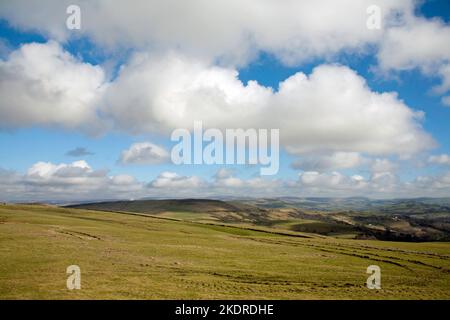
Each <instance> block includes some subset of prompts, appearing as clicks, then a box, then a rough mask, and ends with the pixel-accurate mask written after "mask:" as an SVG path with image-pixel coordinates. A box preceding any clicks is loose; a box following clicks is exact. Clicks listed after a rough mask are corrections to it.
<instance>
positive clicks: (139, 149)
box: [119, 142, 169, 164]
mask: <svg viewBox="0 0 450 320" xmlns="http://www.w3.org/2000/svg"><path fill="white" fill-rule="evenodd" d="M168 159H169V153H168V152H167V151H166V149H164V148H163V147H161V146H158V145H156V144H154V143H151V142H139V143H133V144H132V145H131V146H130V148H128V149H127V150H124V151H122V154H121V156H120V159H119V161H120V163H122V164H158V163H163V162H165V161H167V160H168Z"/></svg>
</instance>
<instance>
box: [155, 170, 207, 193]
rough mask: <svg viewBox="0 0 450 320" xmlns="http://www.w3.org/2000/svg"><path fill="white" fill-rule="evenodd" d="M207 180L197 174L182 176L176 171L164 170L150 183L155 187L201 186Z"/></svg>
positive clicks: (184, 188)
mask: <svg viewBox="0 0 450 320" xmlns="http://www.w3.org/2000/svg"><path fill="white" fill-rule="evenodd" d="M204 184H205V182H204V181H203V180H202V179H201V178H199V177H197V176H191V177H189V176H182V175H179V174H177V173H175V172H170V171H164V172H161V173H160V174H159V176H158V177H157V178H156V179H155V180H153V181H152V182H151V183H150V186H151V187H154V188H165V189H180V190H186V189H189V188H196V187H201V186H203V185H204Z"/></svg>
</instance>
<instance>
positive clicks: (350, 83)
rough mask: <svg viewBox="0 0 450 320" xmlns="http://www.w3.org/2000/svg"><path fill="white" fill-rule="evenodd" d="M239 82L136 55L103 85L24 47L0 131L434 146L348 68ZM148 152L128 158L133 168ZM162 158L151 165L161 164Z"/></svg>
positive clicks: (13, 66)
mask: <svg viewBox="0 0 450 320" xmlns="http://www.w3.org/2000/svg"><path fill="white" fill-rule="evenodd" d="M237 76H238V73H237V71H236V70H235V69H232V68H225V67H219V66H214V65H211V64H207V63H204V62H202V61H200V60H192V59H190V58H187V57H185V56H181V55H179V54H177V53H172V54H169V55H162V56H160V55H156V56H154V55H148V54H136V55H135V56H134V57H133V58H132V59H131V60H130V62H129V63H128V64H127V65H125V66H123V67H122V69H121V72H120V74H119V76H118V78H117V79H115V80H114V81H113V82H111V83H105V81H104V80H105V79H104V72H103V71H102V69H101V68H100V67H98V66H95V67H94V66H92V65H89V64H85V63H82V62H79V61H77V60H76V59H75V58H73V57H72V56H71V55H70V54H68V53H67V52H65V51H63V50H62V48H61V47H60V46H59V45H57V44H56V43H54V42H49V43H47V44H28V45H24V46H23V47H22V48H20V49H18V50H16V51H14V52H13V53H12V54H11V55H10V57H9V59H8V60H6V61H2V62H0V93H2V102H1V103H0V116H1V118H0V126H1V127H4V128H5V127H6V128H8V127H21V126H32V125H52V126H61V127H64V128H71V129H81V130H84V131H88V132H96V133H98V132H99V131H100V130H102V129H104V128H105V126H107V125H108V126H109V125H113V126H114V127H115V128H116V129H120V130H123V131H126V132H131V133H145V132H156V133H159V134H161V133H165V134H168V133H169V132H170V131H171V130H173V129H175V128H191V127H192V125H193V123H194V121H198V120H201V121H203V124H204V126H205V127H215V128H222V129H224V128H236V127H241V128H268V129H270V128H274V129H278V128H279V129H281V130H280V139H281V143H282V144H283V146H284V147H285V148H286V149H287V150H288V151H289V152H291V153H295V154H305V153H311V152H321V153H336V152H337V154H338V155H339V154H341V155H344V154H347V155H348V154H352V153H367V154H374V155H384V154H391V153H397V154H414V153H417V152H420V151H422V150H424V149H427V148H430V147H432V146H433V145H434V142H433V140H432V138H431V137H430V136H429V135H428V134H427V133H425V132H424V130H423V129H422V127H421V124H420V121H421V119H422V117H423V113H421V112H416V111H413V110H411V109H410V108H408V106H406V105H405V104H404V103H403V102H402V101H401V100H399V99H398V97H397V96H396V94H395V93H377V92H374V91H371V89H370V88H369V87H368V86H367V84H366V82H365V80H364V78H362V77H360V76H359V75H357V74H356V73H355V72H354V71H353V70H351V69H349V68H347V67H343V66H337V65H321V66H318V67H316V68H315V69H314V70H313V72H312V73H311V74H310V75H305V74H304V73H301V72H298V73H296V74H295V75H293V76H291V77H289V78H288V79H286V80H284V81H283V82H281V83H280V85H279V91H278V92H274V91H273V90H272V89H271V88H268V87H264V86H261V85H259V84H258V83H257V82H255V81H250V82H249V83H248V84H247V85H244V84H243V83H242V82H241V81H240V80H239V79H238V78H237ZM324 92H326V94H324ZM98 114H101V115H102V117H101V118H100V117H99V116H98ZM150 149H152V148H150ZM150 149H149V148H147V147H145V148H141V150H140V151H139V150H137V149H136V148H135V149H133V150H130V153H133V152H134V153H133V156H137V158H139V156H141V155H140V154H139V152H145V151H143V150H147V151H148V150H150ZM152 150H154V151H153V152H154V153H155V152H156V151H158V152H159V151H161V150H157V148H156V149H155V148H153V149H152ZM155 150H156V151H155ZM158 152H156V154H154V155H155V156H161V155H162V154H161V152H160V153H159V154H158ZM339 152H340V153H339ZM150 153H152V152H150ZM133 156H132V155H131V154H130V157H131V158H133ZM146 156H149V155H146ZM135 158H136V157H134V158H133V159H135ZM137 158H136V159H137ZM144 158H145V156H143V155H142V157H141V158H139V160H136V159H135V161H138V162H139V161H145V160H143V159H144ZM335 160H336V161H338V160H339V159H335ZM335 160H333V161H335ZM338 167H339V165H338Z"/></svg>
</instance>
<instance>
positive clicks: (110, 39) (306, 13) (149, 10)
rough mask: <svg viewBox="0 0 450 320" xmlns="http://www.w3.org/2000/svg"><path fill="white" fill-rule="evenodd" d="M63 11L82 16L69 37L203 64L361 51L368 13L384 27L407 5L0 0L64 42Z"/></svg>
mask: <svg viewBox="0 0 450 320" xmlns="http://www.w3.org/2000/svg"><path fill="white" fill-rule="evenodd" d="M71 4H79V5H80V7H81V9H82V28H81V30H79V31H77V36H79V34H82V35H85V36H88V37H90V38H91V39H93V41H94V42H95V43H97V44H99V45H101V46H103V47H106V48H111V49H114V48H117V47H120V48H130V47H131V48H140V49H142V48H152V49H153V50H167V49H172V48H180V50H182V51H183V52H184V53H186V54H187V55H191V56H197V57H202V58H204V59H208V60H210V61H212V60H216V59H220V60H222V61H223V62H225V63H227V62H228V63H230V62H231V63H233V64H236V63H240V64H243V63H246V62H247V61H249V60H250V59H251V58H253V57H255V56H256V55H257V53H258V51H265V52H270V53H272V54H274V55H276V56H278V57H279V58H280V59H281V60H283V61H284V62H285V63H298V62H300V61H305V60H309V59H312V58H315V57H329V56H332V55H334V54H336V53H338V52H341V51H343V50H347V51H357V52H361V51H363V50H365V49H366V47H367V46H369V45H372V44H375V43H377V42H378V41H379V40H380V38H381V36H382V32H377V31H374V30H369V29H368V28H367V27H366V21H367V19H368V15H367V12H366V10H367V8H368V7H369V6H371V5H378V6H379V7H380V8H381V10H382V12H383V22H384V24H385V25H389V24H392V23H393V22H392V20H394V21H395V20H396V17H397V16H398V14H399V13H400V14H402V13H406V12H410V11H411V10H412V9H413V7H414V0H397V1H391V0H359V1H354V0H341V1H339V2H337V1H335V0H316V1H313V2H309V1H297V0H288V1H283V2H280V1H276V0H272V1H271V0H269V1H258V2H257V3H256V2H255V1H245V2H243V1H240V0H229V1H226V2H223V1H211V0H209V1H205V0H192V1H177V0H167V1H159V0H150V1H149V0H136V1H134V2H133V5H132V6H130V5H128V4H127V3H121V2H117V3H114V5H111V3H110V2H109V1H105V0H90V1H81V0H79V1H76V0H57V1H56V0H43V1H42V0H41V1H25V0H4V1H1V3H0V17H3V18H5V19H7V20H8V21H9V22H10V23H11V24H12V25H14V26H17V27H19V28H22V29H23V30H34V31H35V30H37V31H39V32H41V33H44V34H46V35H47V36H50V37H52V38H54V39H57V40H59V41H65V40H67V39H68V38H69V37H70V36H71V35H73V33H71V32H70V30H67V28H66V27H65V19H66V18H67V15H65V12H66V11H65V10H66V8H67V6H68V5H71ZM268 21H270V22H271V23H267V22H268Z"/></svg>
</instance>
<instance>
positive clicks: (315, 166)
mask: <svg viewBox="0 0 450 320" xmlns="http://www.w3.org/2000/svg"><path fill="white" fill-rule="evenodd" d="M365 162H366V159H365V158H364V157H362V156H361V155H360V154H359V153H357V152H335V153H333V154H331V155H325V156H310V157H305V158H302V159H299V160H297V161H295V162H294V163H293V164H292V167H293V168H294V169H302V170H304V171H326V170H335V169H348V168H354V167H358V166H361V165H362V164H364V163H365Z"/></svg>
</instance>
